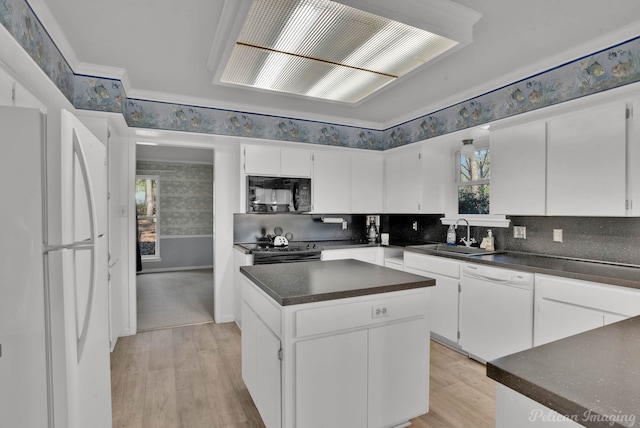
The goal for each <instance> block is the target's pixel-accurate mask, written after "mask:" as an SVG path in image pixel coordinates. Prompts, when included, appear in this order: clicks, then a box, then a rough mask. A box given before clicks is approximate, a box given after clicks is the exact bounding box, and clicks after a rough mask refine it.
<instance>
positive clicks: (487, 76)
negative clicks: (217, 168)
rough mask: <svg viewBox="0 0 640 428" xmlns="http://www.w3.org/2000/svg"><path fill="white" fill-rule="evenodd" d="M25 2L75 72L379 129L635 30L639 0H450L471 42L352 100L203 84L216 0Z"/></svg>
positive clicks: (175, 98)
mask: <svg viewBox="0 0 640 428" xmlns="http://www.w3.org/2000/svg"><path fill="white" fill-rule="evenodd" d="M236 1H237V0H236ZM404 1H405V2H418V3H420V2H425V1H426V0H404ZM34 3H40V7H39V8H36V12H38V9H42V7H43V6H42V5H44V6H45V8H46V9H49V10H48V12H49V13H48V14H49V17H48V20H50V21H51V22H48V20H47V19H45V18H44V17H41V18H43V23H44V25H45V27H46V28H48V29H49V28H51V29H52V30H53V29H55V28H57V29H58V30H59V31H58V32H60V33H61V34H62V35H63V37H64V39H66V40H60V37H61V36H60V34H57V32H56V31H51V32H52V36H53V38H54V40H55V41H56V43H58V45H59V46H60V48H61V50H62V52H63V54H64V55H65V57H67V59H68V60H69V62H70V64H71V66H72V68H73V69H74V72H76V73H86V74H93V75H97V76H101V77H116V78H122V79H123V81H124V83H125V88H126V92H127V95H128V96H129V97H132V98H140V99H149V100H158V101H169V102H176V103H186V104H192V105H199V106H209V107H216V108H223V109H232V110H240V111H248V112H252V113H266V114H274V115H280V116H288V117H294V118H300V119H310V120H320V121H324V122H334V123H340V124H347V125H354V126H363V127H372V128H381V129H384V128H386V127H390V126H393V125H396V124H399V123H401V122H404V121H406V120H410V119H413V118H415V117H418V116H421V115H425V114H428V113H432V112H434V111H436V110H438V109H440V108H444V107H447V106H449V105H452V104H454V103H456V102H459V101H463V100H465V99H468V98H471V97H473V96H476V95H480V94H482V93H484V92H487V91H490V90H493V89H496V88H498V87H501V86H503V85H506V84H508V83H512V82H514V81H516V80H519V79H521V78H525V77H528V76H531V75H533V74H536V73H538V72H541V71H544V70H546V69H548V68H552V67H554V66H557V65H559V64H560V63H562V62H566V61H568V60H571V59H575V58H579V57H581V56H583V55H587V54H589V53H592V52H594V51H596V50H599V49H602V48H606V47H608V46H609V45H611V44H615V43H616V42H619V41H623V40H624V39H619V37H621V36H620V34H622V36H623V37H626V38H632V37H635V36H637V35H639V34H640V32H639V31H638V28H640V27H639V25H638V23H639V22H640V2H639V1H638V0H616V1H615V2H614V3H612V2H606V1H594V0H562V1H551V0H542V1H537V2H536V1H523V0H515V1H514V0H457V1H456V3H458V4H460V5H463V6H466V7H468V8H471V9H473V10H475V11H477V12H480V13H481V14H482V17H481V18H480V20H479V21H478V22H477V23H476V24H475V26H474V29H473V39H474V40H473V42H472V43H471V44H470V45H468V46H465V47H464V48H462V49H460V50H458V51H456V52H454V53H452V54H451V55H449V56H447V57H445V58H443V59H441V60H440V61H438V62H436V63H434V64H432V65H429V66H426V67H422V68H420V69H418V70H417V71H415V72H413V73H410V74H409V75H408V76H406V77H405V78H403V79H401V80H399V81H397V82H395V83H393V84H391V85H388V86H387V87H385V88H384V89H383V90H382V91H379V92H377V93H375V94H374V95H372V96H369V97H368V98H366V99H365V100H363V101H361V102H360V103H358V104H356V105H351V104H342V103H336V102H332V101H322V100H319V99H311V98H303V97H299V96H295V95H288V94H284V93H271V92H266V91H262V90H257V89H250V88H245V87H237V86H228V85H223V84H220V83H217V84H214V83H212V82H213V81H214V71H212V70H211V69H210V68H209V67H208V66H207V63H208V60H209V57H210V53H211V52H212V45H213V43H214V39H215V36H216V32H217V31H218V32H221V31H223V32H228V31H231V28H232V26H233V23H230V22H228V21H226V20H223V21H225V22H222V23H219V22H218V21H219V19H220V17H221V16H222V11H223V6H224V4H225V1H224V0H184V1H175V0H136V1H131V0H111V1H109V2H104V1H102V0H46V3H45V2H44V0H34ZM397 4H398V5H402V2H399V3H397ZM614 4H615V7H614V6H613V5H614ZM395 5H396V4H394V6H395ZM612 40H613V41H612ZM603 43H604V44H603Z"/></svg>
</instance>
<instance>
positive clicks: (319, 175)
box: [312, 152, 351, 213]
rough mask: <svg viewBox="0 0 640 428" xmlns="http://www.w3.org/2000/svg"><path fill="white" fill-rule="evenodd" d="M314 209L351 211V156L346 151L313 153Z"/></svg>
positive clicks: (322, 211)
mask: <svg viewBox="0 0 640 428" xmlns="http://www.w3.org/2000/svg"><path fill="white" fill-rule="evenodd" d="M313 157H314V161H313V182H312V184H313V211H314V212H317V213H350V212H351V156H349V154H348V153H345V152H316V153H314V155H313Z"/></svg>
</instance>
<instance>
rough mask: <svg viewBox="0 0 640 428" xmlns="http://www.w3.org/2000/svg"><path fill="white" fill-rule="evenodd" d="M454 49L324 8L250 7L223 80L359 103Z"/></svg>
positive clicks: (276, 3)
mask: <svg viewBox="0 0 640 428" xmlns="http://www.w3.org/2000/svg"><path fill="white" fill-rule="evenodd" d="M456 45H457V42H455V41H453V40H449V39H447V38H444V37H440V36H438V35H436V34H433V33H429V32H427V31H424V30H421V29H417V28H414V27H410V26H408V25H405V24H402V23H399V22H396V21H391V20H389V19H387V18H383V17H380V16H377V15H373V14H371V13H369V12H365V11H361V10H358V9H355V8H352V7H350V6H346V5H343V4H341V3H337V2H333V1H329V0H254V2H253V4H252V6H251V8H250V11H249V13H248V15H247V18H246V20H245V22H244V25H243V28H242V31H241V32H240V35H239V37H238V40H237V41H236V44H235V46H234V49H233V52H232V53H231V56H230V58H229V62H228V63H227V66H226V68H225V71H224V73H223V74H222V78H221V80H222V81H223V82H227V83H232V84H239V85H245V86H251V87H257V88H262V89H268V90H274V91H280V92H289V93H294V94H298V95H304V96H310V97H318V98H324V99H329V100H334V101H342V102H348V103H356V102H358V101H360V100H361V99H363V98H365V97H366V96H368V95H370V94H371V93H373V92H375V91H376V90H378V89H380V88H382V87H383V86H385V85H387V84H388V83H390V82H392V81H394V80H395V79H397V78H398V77H400V76H402V75H404V74H406V73H408V72H410V71H412V70H414V69H415V68H417V67H420V66H421V65H423V64H424V63H425V62H427V61H430V60H432V59H434V58H436V57H437V56H439V55H440V54H442V53H443V52H445V51H447V50H449V49H451V48H452V47H454V46H456Z"/></svg>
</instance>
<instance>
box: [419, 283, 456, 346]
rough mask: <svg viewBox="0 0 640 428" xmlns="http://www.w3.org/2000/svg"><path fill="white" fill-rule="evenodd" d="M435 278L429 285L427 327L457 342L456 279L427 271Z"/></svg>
mask: <svg viewBox="0 0 640 428" xmlns="http://www.w3.org/2000/svg"><path fill="white" fill-rule="evenodd" d="M427 275H428V276H430V277H432V278H433V279H435V280H436V286H435V287H429V300H428V302H429V303H428V308H429V311H428V313H427V316H428V317H429V327H431V331H432V332H434V333H435V334H437V335H440V336H442V337H444V338H445V339H448V340H450V341H452V342H453V343H458V294H459V293H458V279H457V278H448V277H446V276H441V275H436V274H432V273H429V274H427Z"/></svg>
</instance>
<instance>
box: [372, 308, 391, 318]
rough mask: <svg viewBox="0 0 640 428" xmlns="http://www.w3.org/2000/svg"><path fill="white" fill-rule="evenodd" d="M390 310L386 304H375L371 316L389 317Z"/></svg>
mask: <svg viewBox="0 0 640 428" xmlns="http://www.w3.org/2000/svg"><path fill="white" fill-rule="evenodd" d="M388 316H389V310H388V309H387V307H386V306H373V307H372V308H371V318H382V317H388Z"/></svg>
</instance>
